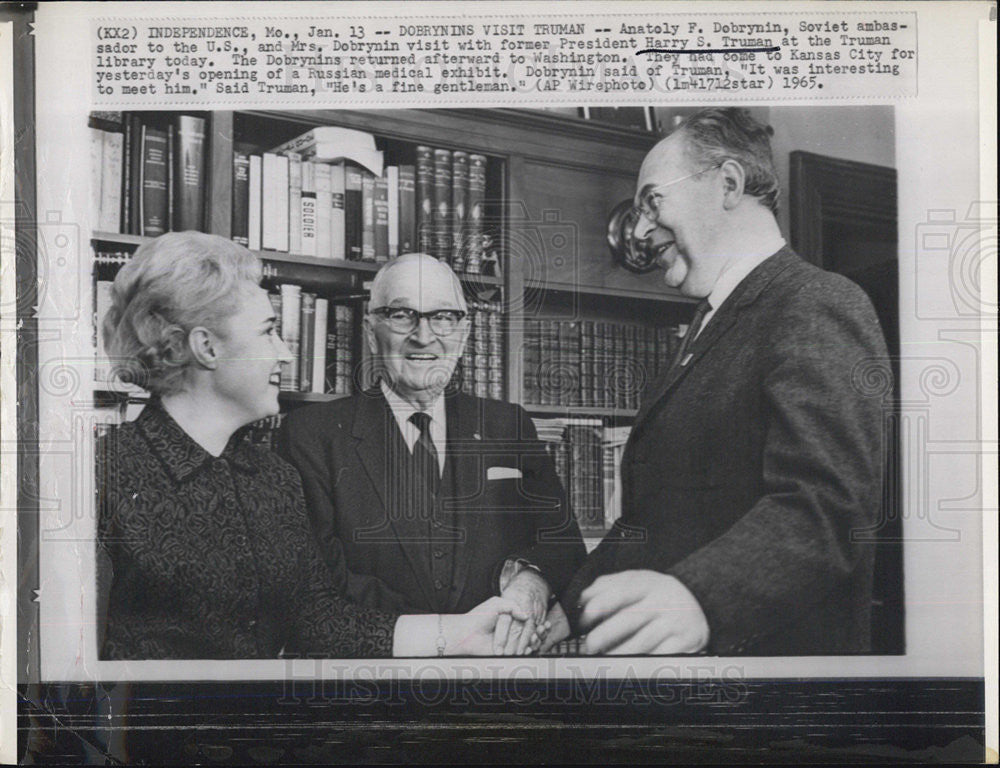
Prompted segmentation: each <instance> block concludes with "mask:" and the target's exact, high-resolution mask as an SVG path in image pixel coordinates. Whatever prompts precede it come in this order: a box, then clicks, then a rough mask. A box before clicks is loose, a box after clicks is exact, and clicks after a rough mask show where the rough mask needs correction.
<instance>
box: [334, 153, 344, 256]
mask: <svg viewBox="0 0 1000 768" xmlns="http://www.w3.org/2000/svg"><path fill="white" fill-rule="evenodd" d="M344 237H345V233H344V164H343V163H334V164H333V165H331V166H330V256H331V258H334V259H346V258H347V251H346V249H345V239H344Z"/></svg>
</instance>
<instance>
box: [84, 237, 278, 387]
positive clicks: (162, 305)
mask: <svg viewBox="0 0 1000 768" xmlns="http://www.w3.org/2000/svg"><path fill="white" fill-rule="evenodd" d="M260 279H261V263H260V261H259V260H258V259H257V258H256V257H255V256H254V255H253V254H252V253H250V251H248V250H247V249H246V248H244V247H243V246H241V245H238V244H236V243H234V242H232V241H231V240H227V239H225V238H223V237H219V236H217V235H206V234H203V233H201V232H171V233H168V234H165V235H161V236H160V237H158V238H156V239H155V240H153V241H151V242H148V243H145V244H143V245H142V246H140V247H139V248H138V249H137V250H136V252H135V255H134V256H133V257H132V259H131V260H130V261H129V262H128V264H126V265H125V266H124V267H122V268H121V270H120V271H119V272H118V275H117V277H116V278H115V281H114V285H113V286H112V289H111V307H110V309H109V310H108V311H107V313H106V314H105V316H104V318H103V321H102V323H101V332H102V334H103V338H104V345H105V349H107V351H108V354H109V355H110V357H111V360H112V363H113V364H114V367H115V369H116V374H117V375H118V376H119V377H120V378H121V379H122V380H123V381H127V382H129V383H133V384H137V385H138V386H140V387H142V388H143V389H146V390H148V391H149V392H151V393H153V394H156V395H166V394H171V393H174V392H178V391H180V390H181V389H183V386H184V377H185V373H186V371H187V369H188V367H189V366H190V364H191V361H192V355H191V351H190V348H189V347H188V343H187V342H188V334H190V332H191V330H192V329H193V328H196V327H199V326H200V327H205V328H208V329H210V330H212V331H214V332H216V333H218V332H219V329H220V326H221V323H222V321H223V320H225V318H227V317H229V316H231V315H232V314H234V313H236V312H237V311H238V310H239V306H240V303H241V301H242V298H243V294H244V292H245V289H247V288H249V287H253V286H256V285H258V284H259V283H260Z"/></svg>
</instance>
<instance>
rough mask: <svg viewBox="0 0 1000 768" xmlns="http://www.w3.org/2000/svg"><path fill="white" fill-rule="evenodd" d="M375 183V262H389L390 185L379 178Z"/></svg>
mask: <svg viewBox="0 0 1000 768" xmlns="http://www.w3.org/2000/svg"><path fill="white" fill-rule="evenodd" d="M374 182H375V200H374V206H375V233H374V239H375V261H377V262H384V261H388V260H389V183H388V182H387V181H386V179H385V177H383V176H378V177H376V178H375V179H374Z"/></svg>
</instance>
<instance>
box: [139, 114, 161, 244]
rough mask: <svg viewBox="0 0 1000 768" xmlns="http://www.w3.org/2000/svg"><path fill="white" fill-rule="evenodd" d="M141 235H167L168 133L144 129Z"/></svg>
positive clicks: (152, 128)
mask: <svg viewBox="0 0 1000 768" xmlns="http://www.w3.org/2000/svg"><path fill="white" fill-rule="evenodd" d="M140 178H141V181H140V185H141V187H142V190H141V195H140V198H139V210H140V215H139V234H140V235H142V236H144V237H157V236H158V235H162V234H163V233H164V232H166V231H167V132H166V131H165V130H163V129H161V128H156V127H154V126H152V125H143V126H142V171H141V177H140Z"/></svg>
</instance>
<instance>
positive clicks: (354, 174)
mask: <svg viewBox="0 0 1000 768" xmlns="http://www.w3.org/2000/svg"><path fill="white" fill-rule="evenodd" d="M362 174H363V170H362V169H361V167H360V166H357V165H354V164H353V163H347V164H346V166H345V168H344V241H345V253H346V255H347V258H348V259H350V260H351V261H361V177H362Z"/></svg>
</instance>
